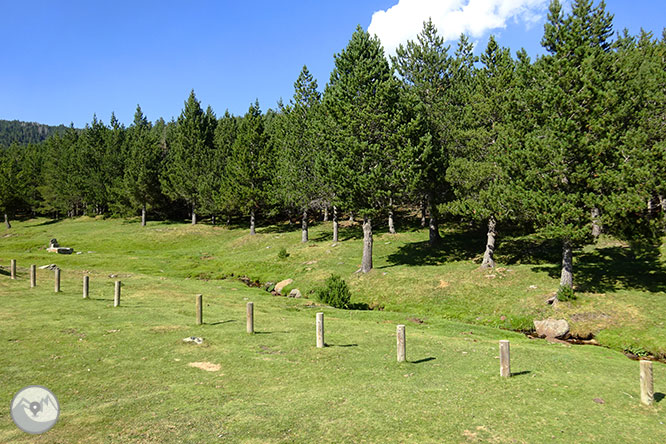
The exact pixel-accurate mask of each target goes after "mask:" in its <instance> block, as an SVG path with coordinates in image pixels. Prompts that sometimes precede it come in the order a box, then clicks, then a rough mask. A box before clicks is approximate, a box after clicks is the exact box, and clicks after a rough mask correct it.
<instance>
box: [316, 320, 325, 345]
mask: <svg viewBox="0 0 666 444" xmlns="http://www.w3.org/2000/svg"><path fill="white" fill-rule="evenodd" d="M324 345H325V343H324V313H321V312H320V313H317V348H324Z"/></svg>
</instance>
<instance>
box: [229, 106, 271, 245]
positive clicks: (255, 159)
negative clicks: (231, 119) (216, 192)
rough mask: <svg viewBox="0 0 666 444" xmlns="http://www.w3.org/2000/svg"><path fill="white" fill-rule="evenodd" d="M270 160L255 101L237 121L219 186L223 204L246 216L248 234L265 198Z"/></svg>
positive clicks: (253, 229)
mask: <svg viewBox="0 0 666 444" xmlns="http://www.w3.org/2000/svg"><path fill="white" fill-rule="evenodd" d="M273 162H274V159H273V152H272V146H271V144H270V143H269V138H268V135H267V133H266V131H265V125H264V118H263V116H262V114H261V110H260V108H259V102H258V101H256V102H255V103H254V104H253V105H251V106H250V108H249V110H248V112H247V113H246V114H245V116H243V118H242V119H241V120H240V122H239V124H238V129H237V133H236V139H235V140H234V143H233V145H232V147H231V153H230V155H229V158H228V159H227V161H226V164H225V169H224V176H223V178H222V185H221V188H220V194H221V196H222V199H223V201H224V202H226V206H227V207H232V208H236V209H238V210H240V211H241V212H243V213H244V214H248V215H249V216H250V234H251V235H254V234H256V227H255V222H256V219H255V218H256V214H257V212H258V211H259V210H260V209H261V208H262V207H264V206H265V205H266V204H267V202H268V201H269V196H270V184H271V181H270V177H271V170H272V165H273Z"/></svg>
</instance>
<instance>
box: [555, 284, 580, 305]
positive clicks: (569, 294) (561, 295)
mask: <svg viewBox="0 0 666 444" xmlns="http://www.w3.org/2000/svg"><path fill="white" fill-rule="evenodd" d="M557 300H559V301H563V302H564V301H573V300H576V293H574V291H573V288H571V287H560V289H559V290H557Z"/></svg>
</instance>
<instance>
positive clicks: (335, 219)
mask: <svg viewBox="0 0 666 444" xmlns="http://www.w3.org/2000/svg"><path fill="white" fill-rule="evenodd" d="M337 241H338V209H337V208H336V207H335V205H333V242H337Z"/></svg>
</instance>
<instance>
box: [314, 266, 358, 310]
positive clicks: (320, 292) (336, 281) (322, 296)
mask: <svg viewBox="0 0 666 444" xmlns="http://www.w3.org/2000/svg"><path fill="white" fill-rule="evenodd" d="M315 297H316V298H317V299H318V300H319V301H321V302H323V303H324V304H327V305H330V306H331V307H335V308H344V309H347V308H349V302H350V301H351V292H350V291H349V287H348V286H347V283H346V282H345V281H344V279H342V278H341V277H340V276H338V275H336V274H332V275H331V276H330V277H329V278H328V279H326V281H325V282H324V286H323V287H319V288H317V289H316V290H315Z"/></svg>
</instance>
